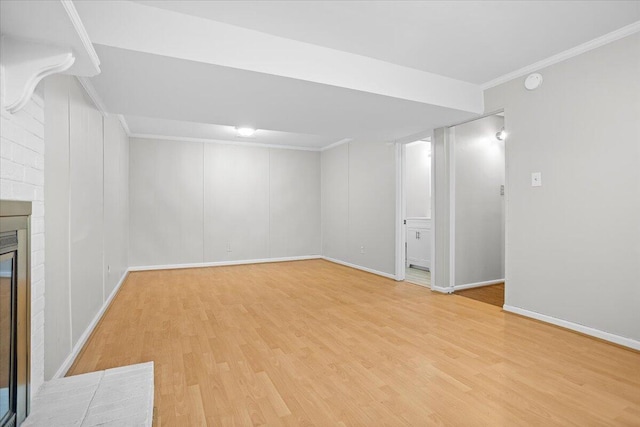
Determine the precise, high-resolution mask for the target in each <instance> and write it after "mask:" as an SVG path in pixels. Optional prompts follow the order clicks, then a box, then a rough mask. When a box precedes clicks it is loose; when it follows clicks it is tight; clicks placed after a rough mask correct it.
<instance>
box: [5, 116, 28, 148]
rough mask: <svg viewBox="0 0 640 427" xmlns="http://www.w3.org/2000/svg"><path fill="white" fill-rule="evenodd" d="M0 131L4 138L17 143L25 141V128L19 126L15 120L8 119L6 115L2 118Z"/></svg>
mask: <svg viewBox="0 0 640 427" xmlns="http://www.w3.org/2000/svg"><path fill="white" fill-rule="evenodd" d="M0 132H2V136H3V137H4V138H6V139H8V140H9V141H13V142H15V143H16V144H22V143H23V141H24V129H23V128H21V127H20V126H18V125H17V124H16V123H15V121H14V120H10V119H7V118H6V117H5V116H2V117H1V118H0Z"/></svg>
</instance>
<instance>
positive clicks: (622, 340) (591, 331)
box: [502, 304, 640, 351]
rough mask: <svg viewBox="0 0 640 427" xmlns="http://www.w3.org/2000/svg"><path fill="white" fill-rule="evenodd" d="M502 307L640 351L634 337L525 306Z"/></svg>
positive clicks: (639, 345)
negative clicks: (538, 311)
mask: <svg viewBox="0 0 640 427" xmlns="http://www.w3.org/2000/svg"><path fill="white" fill-rule="evenodd" d="M502 309H503V310H504V311H506V312H509V313H514V314H519V315H520V316H524V317H530V318H532V319H536V320H540V321H542V322H545V323H550V324H552V325H556V326H560V327H563V328H566V329H569V330H572V331H576V332H580V333H582V334H585V335H589V336H592V337H595V338H599V339H601V340H604V341H609V342H612V343H614V344H618V345H621V346H623V347H629V348H631V349H634V350H639V351H640V341H637V340H634V339H632V338H626V337H622V336H620V335H615V334H612V333H609V332H605V331H601V330H599V329H595V328H592V327H589V326H585V325H580V324H578V323H573V322H570V321H568V320H563V319H558V318H557V317H552V316H548V315H546V314H541V313H536V312H535V311H530V310H525V309H524V308H520V307H515V306H512V305H508V304H505V305H504V306H503V307H502Z"/></svg>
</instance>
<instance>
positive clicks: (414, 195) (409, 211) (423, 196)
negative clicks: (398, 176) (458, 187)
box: [404, 141, 431, 218]
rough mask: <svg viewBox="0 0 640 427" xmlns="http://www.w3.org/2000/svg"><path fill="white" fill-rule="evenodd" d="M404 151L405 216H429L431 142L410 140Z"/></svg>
mask: <svg viewBox="0 0 640 427" xmlns="http://www.w3.org/2000/svg"><path fill="white" fill-rule="evenodd" d="M405 153H406V156H405V158H406V163H405V178H404V179H405V181H404V182H405V184H404V188H405V192H406V195H405V200H406V212H405V216H406V217H407V218H431V143H430V142H426V141H416V142H412V143H410V144H407V146H406V151H405Z"/></svg>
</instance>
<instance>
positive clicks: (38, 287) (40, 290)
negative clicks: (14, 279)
mask: <svg viewBox="0 0 640 427" xmlns="http://www.w3.org/2000/svg"><path fill="white" fill-rule="evenodd" d="M40 295H44V280H38V281H37V282H31V297H32V298H37V297H39V296H40ZM33 316H34V314H33V313H32V316H31V317H32V318H33Z"/></svg>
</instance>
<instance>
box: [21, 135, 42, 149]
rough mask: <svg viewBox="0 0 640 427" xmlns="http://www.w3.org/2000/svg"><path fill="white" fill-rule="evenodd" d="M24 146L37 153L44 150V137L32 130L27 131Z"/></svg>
mask: <svg viewBox="0 0 640 427" xmlns="http://www.w3.org/2000/svg"><path fill="white" fill-rule="evenodd" d="M24 146H25V147H26V148H28V149H29V150H31V151H35V152H36V153H42V152H44V139H42V137H41V136H38V135H35V134H33V133H32V132H25V134H24Z"/></svg>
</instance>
